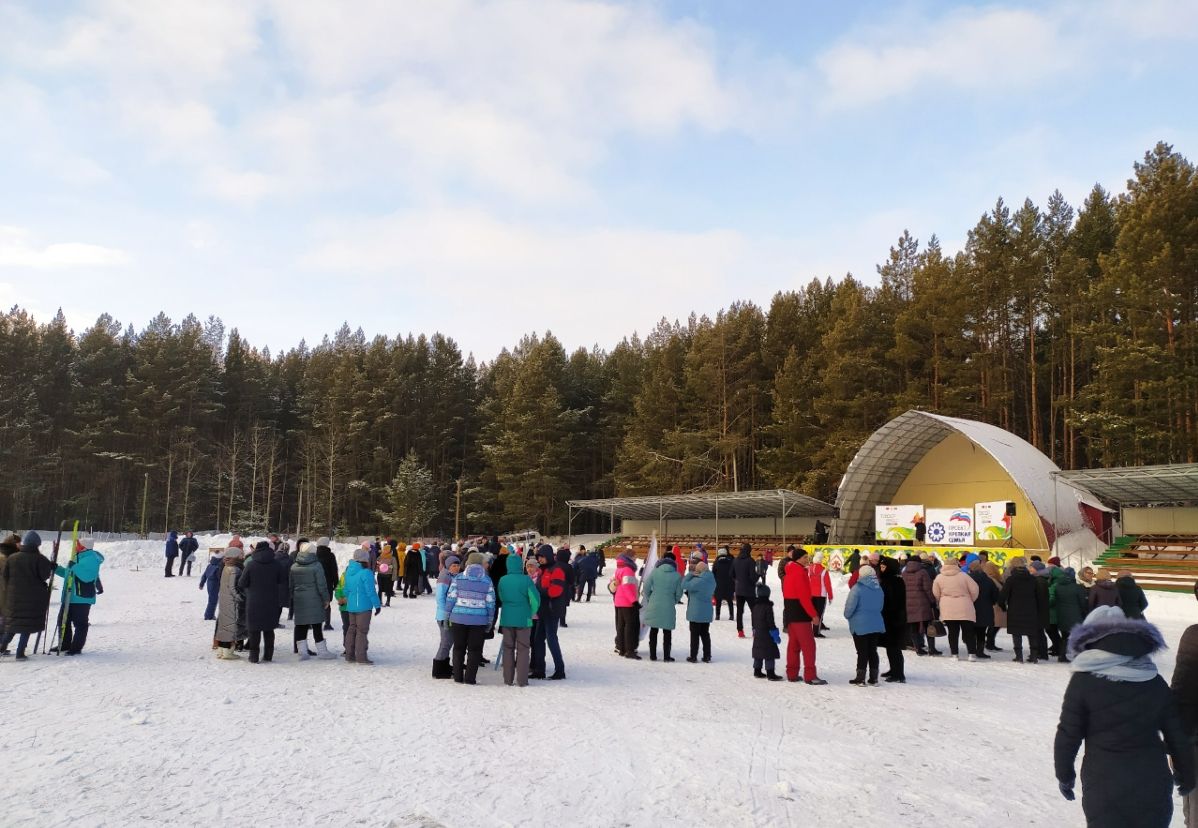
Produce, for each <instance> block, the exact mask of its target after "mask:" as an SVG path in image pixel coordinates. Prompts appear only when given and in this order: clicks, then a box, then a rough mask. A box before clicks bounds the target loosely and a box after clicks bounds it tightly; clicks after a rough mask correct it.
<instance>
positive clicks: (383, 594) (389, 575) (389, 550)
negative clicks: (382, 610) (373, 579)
mask: <svg viewBox="0 0 1198 828" xmlns="http://www.w3.org/2000/svg"><path fill="white" fill-rule="evenodd" d="M374 568H375V570H376V571H377V572H378V583H379V600H380V601H382V600H383V598H386V599H387V602H386V603H385V604H383V606H385V607H389V606H391V599H392V598H394V597H395V547H394V546H393V545H392V541H387V542H386V543H385V544H383V549H382V551H381V552H379V557H378V560H377V561H375V563H374Z"/></svg>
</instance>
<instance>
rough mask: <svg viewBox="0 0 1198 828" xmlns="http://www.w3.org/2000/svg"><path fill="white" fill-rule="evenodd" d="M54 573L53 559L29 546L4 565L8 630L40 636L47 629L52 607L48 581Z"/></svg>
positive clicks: (9, 557)
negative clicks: (38, 633) (48, 609)
mask: <svg viewBox="0 0 1198 828" xmlns="http://www.w3.org/2000/svg"><path fill="white" fill-rule="evenodd" d="M53 572H54V564H52V563H50V559H49V558H47V557H46V556H45V555H43V554H42V553H41V552H38V551H37V550H36V549H34V548H33V547H30V546H22V547H21V549H20V551H18V552H17V553H16V554H15V555H9V556H8V560H7V561H6V562H5V566H4V573H3V575H4V595H5V602H6V606H5V607H4V608H3V609H4V619H5V631H6V632H10V633H37V632H41V631H42V630H44V629H45V628H46V608H47V607H49V606H50V588H49V586H48V585H47V582H48V581H49V580H50V575H51V574H52V573H53Z"/></svg>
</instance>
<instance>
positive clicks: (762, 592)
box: [757, 584, 770, 601]
mask: <svg viewBox="0 0 1198 828" xmlns="http://www.w3.org/2000/svg"><path fill="white" fill-rule="evenodd" d="M769 597H770V588H769V587H768V586H766V585H765V584H758V585H757V598H758V599H759V600H762V601H764V600H765V599H766V598H769Z"/></svg>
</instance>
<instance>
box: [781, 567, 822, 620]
mask: <svg viewBox="0 0 1198 828" xmlns="http://www.w3.org/2000/svg"><path fill="white" fill-rule="evenodd" d="M782 597H783V599H785V600H787V601H798V602H799V604H801V605H802V607H803V611H804V612H806V613H807V615H808V617H809V618H815V616H816V615H818V613H817V612H816V611H815V604H813V603H812V602H811V576H810V575H808V574H807V570H806V569H805V568H804V567H803V565H802V564H800V563H799V562H797V561H791V562H790V563H788V564H787V565H786V573H785V574H784V575H783V576H782Z"/></svg>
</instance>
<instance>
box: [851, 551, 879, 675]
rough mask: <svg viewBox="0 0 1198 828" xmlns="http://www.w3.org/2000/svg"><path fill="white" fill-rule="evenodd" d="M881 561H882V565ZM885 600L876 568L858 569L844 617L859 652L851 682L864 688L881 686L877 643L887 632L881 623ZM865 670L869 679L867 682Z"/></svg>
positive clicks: (865, 566) (862, 567)
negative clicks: (879, 682) (866, 686)
mask: <svg viewBox="0 0 1198 828" xmlns="http://www.w3.org/2000/svg"><path fill="white" fill-rule="evenodd" d="M880 562H881V561H879V563H880ZM884 603H885V597H884V596H883V593H882V587H881V585H880V584H879V583H878V578H877V575H876V574H875V572H874V568H873V567H872V566H870V565H869V564H866V565H864V566H861V567H858V568H857V583H856V584H854V585H853V588H852V589H850V590H849V597H848V600H847V601H845V603H844V617H845V620H847V621H848V622H849V632H850V633H851V634H852V636H853V647H854V648H856V650H857V675H856V676H855V677H854V678H853V679H851V680H850V681H849V684H855V685H857V686H859V687H864V686H865V685H866V683H868V684H870V685H875V686H876V685H877V683H878V639H879V638H881V636H882V633H884V632H885V631H886V623H885V621H883V620H882V607H883V604H884ZM866 670H868V671H869V678H868V679H867V678H866Z"/></svg>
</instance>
